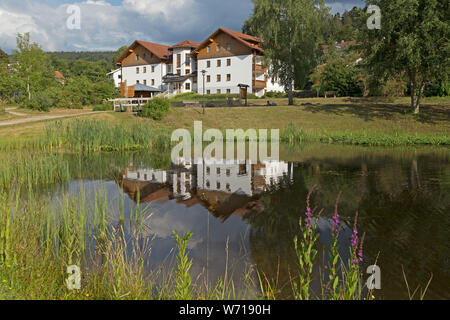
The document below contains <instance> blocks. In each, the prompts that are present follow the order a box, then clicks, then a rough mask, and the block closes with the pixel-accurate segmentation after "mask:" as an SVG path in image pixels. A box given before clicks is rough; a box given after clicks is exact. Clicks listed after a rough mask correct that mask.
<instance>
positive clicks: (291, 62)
mask: <svg viewBox="0 0 450 320" xmlns="http://www.w3.org/2000/svg"><path fill="white" fill-rule="evenodd" d="M253 3H254V10H253V16H252V17H251V18H250V19H249V21H248V23H247V25H246V28H247V29H249V30H250V31H251V32H253V33H254V34H258V35H260V36H261V37H262V38H263V39H264V43H263V47H264V50H265V51H264V55H265V59H266V64H267V65H269V64H270V69H269V73H270V75H271V76H272V77H276V78H279V79H280V82H281V83H282V84H283V85H284V86H285V88H286V89H287V91H288V93H289V104H290V105H292V104H293V89H294V88H293V85H292V84H293V82H294V80H295V82H296V85H297V86H303V85H304V84H306V81H307V80H308V75H309V74H310V72H311V71H312V70H313V68H314V66H315V64H316V49H317V48H318V44H319V43H320V41H321V38H322V35H323V21H324V18H325V16H326V14H327V13H326V11H327V10H326V9H325V7H324V1H313V0H297V1H291V0H283V1H270V0H253ZM248 24H250V26H249V25H248Z"/></svg>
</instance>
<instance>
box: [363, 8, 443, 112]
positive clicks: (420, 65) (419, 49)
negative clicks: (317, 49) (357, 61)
mask: <svg viewBox="0 0 450 320" xmlns="http://www.w3.org/2000/svg"><path fill="white" fill-rule="evenodd" d="M366 3H367V5H377V6H378V7H379V8H380V9H381V29H379V30H377V29H375V30H367V31H366V32H365V33H364V37H363V38H362V39H361V40H362V43H364V44H365V45H364V46H365V49H366V55H365V61H366V64H367V66H368V67H369V70H370V71H371V72H373V73H374V75H376V76H377V77H379V78H381V79H383V80H386V79H388V78H389V77H392V76H393V75H397V74H401V73H404V74H405V75H406V76H407V77H408V79H409V85H410V91H411V109H412V110H413V112H414V113H416V114H417V113H419V109H420V102H421V98H422V96H423V92H424V89H425V86H426V85H427V83H430V82H433V81H437V80H439V79H441V78H443V77H446V76H447V75H448V73H449V72H450V68H449V57H450V45H449V39H450V21H449V20H450V14H449V13H450V7H449V6H450V5H449V1H441V0H368V1H366Z"/></svg>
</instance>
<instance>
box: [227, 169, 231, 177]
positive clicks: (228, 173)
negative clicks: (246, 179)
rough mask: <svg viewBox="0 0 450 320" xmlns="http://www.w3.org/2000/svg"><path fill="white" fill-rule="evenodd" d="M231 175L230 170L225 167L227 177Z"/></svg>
mask: <svg viewBox="0 0 450 320" xmlns="http://www.w3.org/2000/svg"><path fill="white" fill-rule="evenodd" d="M229 176H231V170H230V169H227V177H229Z"/></svg>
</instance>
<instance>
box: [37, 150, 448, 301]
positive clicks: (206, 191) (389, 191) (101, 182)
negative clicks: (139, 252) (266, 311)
mask: <svg viewBox="0 0 450 320" xmlns="http://www.w3.org/2000/svg"><path fill="white" fill-rule="evenodd" d="M64 158H65V159H66V160H67V161H68V163H69V164H70V171H71V175H72V176H73V179H72V180H71V181H70V183H69V184H68V185H66V186H64V188H60V187H59V186H54V187H51V188H49V189H45V192H46V193H47V194H48V195H50V196H51V197H53V198H55V197H56V198H57V197H58V194H60V193H61V192H62V191H63V190H65V191H67V190H69V192H70V194H77V193H78V192H79V190H80V185H82V187H83V189H84V190H85V191H86V193H87V194H94V192H93V191H94V190H98V189H101V188H104V189H105V190H106V192H107V194H108V199H109V201H110V203H111V207H112V208H117V206H118V203H119V202H120V201H119V200H118V199H121V198H122V199H123V201H124V203H123V204H124V208H125V221H127V220H129V219H130V212H131V211H132V210H133V209H134V208H136V206H139V208H141V209H144V208H145V210H142V212H144V216H143V217H142V221H143V223H144V225H145V228H144V232H143V237H144V238H147V239H150V240H151V248H152V250H151V254H150V256H149V257H148V261H147V263H148V267H149V268H157V267H158V266H160V265H162V264H164V263H167V261H170V260H171V259H172V260H173V253H174V240H173V239H172V231H173V230H175V231H177V232H180V233H184V232H187V231H190V232H192V233H193V237H192V238H191V240H190V242H189V246H188V248H189V256H190V258H191V259H192V260H193V265H192V269H191V270H192V276H193V279H196V280H197V281H200V282H201V281H205V279H207V280H206V281H216V280H217V279H218V278H219V277H224V274H225V273H227V274H228V277H232V278H233V279H234V280H235V281H236V283H237V284H238V283H239V281H240V278H241V276H242V274H244V273H246V272H247V271H248V270H249V266H253V267H254V268H256V270H258V271H259V273H260V274H262V275H264V276H265V277H267V278H268V279H271V281H272V282H273V283H274V284H276V285H277V287H278V290H279V295H280V297H281V298H288V299H289V298H292V289H291V287H290V284H289V277H290V275H292V274H293V273H295V266H296V260H297V258H296V254H295V251H294V242H293V239H294V237H295V236H296V235H297V234H298V233H299V225H298V223H299V219H301V218H303V217H304V213H305V210H306V200H307V195H308V193H309V191H310V190H311V189H312V188H313V187H316V192H314V193H313V194H312V196H311V206H312V207H315V208H317V209H318V210H317V211H319V210H321V209H323V211H322V213H321V215H320V218H319V219H318V227H319V231H320V238H319V242H320V248H321V249H322V250H320V252H319V255H318V263H317V266H318V268H317V270H315V272H316V275H318V274H319V269H320V268H321V267H323V266H324V265H326V264H327V262H326V259H327V258H326V255H327V248H328V246H329V244H330V239H331V236H330V235H331V228H332V220H331V217H332V215H333V212H334V206H335V202H336V198H337V196H338V194H339V193H340V192H341V191H342V195H341V197H340V201H339V207H338V208H339V213H340V215H341V217H342V219H343V221H344V222H345V225H344V226H343V228H342V233H341V238H340V248H341V249H340V250H341V253H342V255H343V256H345V255H346V254H348V248H349V245H350V237H351V232H352V230H351V229H352V226H353V221H354V218H355V215H356V212H358V229H359V232H360V234H363V233H365V234H366V236H365V241H364V262H363V270H365V269H366V268H367V267H368V266H369V265H374V264H376V265H378V266H379V267H380V269H381V289H380V290H376V291H375V293H374V294H375V296H376V297H377V298H380V299H408V291H407V289H406V284H405V279H404V275H405V276H406V279H407V281H408V284H409V286H410V288H412V291H414V289H415V288H416V287H417V286H418V285H420V286H421V288H422V289H423V288H425V287H426V285H427V283H428V281H429V280H430V278H431V277H432V281H431V284H430V286H429V288H428V291H427V295H426V298H428V299H449V298H450V290H449V286H448V284H449V283H450V260H449V259H450V247H449V240H450V237H449V235H450V231H449V230H450V219H449V213H450V161H449V160H450V153H449V149H447V148H365V147H353V146H339V145H326V144H319V145H314V144H312V145H304V146H301V147H296V148H292V147H289V146H281V150H280V160H279V161H265V162H264V161H263V162H259V161H258V162H252V161H250V160H246V159H242V160H241V161H239V162H238V163H221V164H211V163H199V164H193V163H191V162H190V161H189V160H185V159H184V160H181V159H180V161H179V162H178V163H176V164H173V163H171V161H170V158H169V155H166V154H164V153H156V154H155V153H152V154H145V153H118V154H114V153H108V154H98V155H95V156H92V155H91V156H89V155H85V156H80V155H64ZM43 192H44V191H43ZM118 215H119V213H118V211H117V212H116V215H115V216H113V217H112V218H111V219H112V220H111V224H112V225H114V224H116V223H117V221H118V219H119V216H118ZM126 228H127V229H126V232H127V233H129V234H130V235H131V233H132V232H131V230H130V228H131V227H130V226H127V227H126ZM403 270H404V273H403ZM367 277H369V275H367ZM312 286H313V289H314V288H316V293H317V294H319V292H317V291H318V289H317V288H318V286H319V284H318V283H317V281H316V283H313V284H312Z"/></svg>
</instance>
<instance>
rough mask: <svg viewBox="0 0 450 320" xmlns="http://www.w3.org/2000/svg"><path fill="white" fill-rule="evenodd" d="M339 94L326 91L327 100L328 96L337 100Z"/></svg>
mask: <svg viewBox="0 0 450 320" xmlns="http://www.w3.org/2000/svg"><path fill="white" fill-rule="evenodd" d="M337 94H338V92H337V91H325V98H328V96H333V98H336V96H337Z"/></svg>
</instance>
